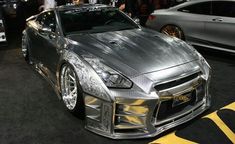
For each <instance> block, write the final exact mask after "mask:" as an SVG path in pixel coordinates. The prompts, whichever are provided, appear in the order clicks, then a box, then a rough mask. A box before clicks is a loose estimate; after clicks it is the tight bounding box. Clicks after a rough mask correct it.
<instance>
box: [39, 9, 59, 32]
mask: <svg viewBox="0 0 235 144" xmlns="http://www.w3.org/2000/svg"><path fill="white" fill-rule="evenodd" d="M36 21H37V22H38V24H40V25H41V26H42V27H48V28H51V30H52V31H53V32H55V30H56V18H55V13H54V12H52V11H48V12H44V13H42V14H41V15H39V16H38V18H37V20H36Z"/></svg>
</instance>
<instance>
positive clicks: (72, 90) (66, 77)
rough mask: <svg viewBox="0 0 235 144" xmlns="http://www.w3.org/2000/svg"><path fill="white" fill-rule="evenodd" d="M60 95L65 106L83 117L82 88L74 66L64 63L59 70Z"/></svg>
mask: <svg viewBox="0 0 235 144" xmlns="http://www.w3.org/2000/svg"><path fill="white" fill-rule="evenodd" d="M60 88H61V97H62V100H63V102H64V104H65V106H66V108H67V109H68V110H69V111H70V112H71V113H73V114H75V115H77V116H79V117H81V118H83V117H84V113H85V112H84V100H83V92H82V88H81V86H80V84H79V82H78V77H77V75H76V73H75V70H74V68H73V67H72V66H71V65H70V64H64V65H63V66H62V68H61V72H60Z"/></svg>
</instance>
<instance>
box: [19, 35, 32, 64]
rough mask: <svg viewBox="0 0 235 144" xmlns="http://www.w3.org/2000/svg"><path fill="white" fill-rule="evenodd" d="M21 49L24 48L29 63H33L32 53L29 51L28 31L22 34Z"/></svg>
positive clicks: (23, 51)
mask: <svg viewBox="0 0 235 144" xmlns="http://www.w3.org/2000/svg"><path fill="white" fill-rule="evenodd" d="M21 50H22V54H23V57H24V59H25V61H26V62H27V63H28V64H33V62H32V59H31V56H30V53H29V42H28V36H27V33H26V31H23V34H22V44H21Z"/></svg>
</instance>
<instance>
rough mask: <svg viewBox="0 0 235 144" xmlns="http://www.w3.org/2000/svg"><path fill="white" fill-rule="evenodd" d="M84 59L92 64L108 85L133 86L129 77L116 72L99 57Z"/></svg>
mask: <svg viewBox="0 0 235 144" xmlns="http://www.w3.org/2000/svg"><path fill="white" fill-rule="evenodd" d="M84 59H85V60H86V61H87V62H88V63H89V64H90V65H91V66H92V68H93V69H94V70H95V71H96V73H97V74H98V75H99V76H100V78H101V79H102V80H103V82H104V83H105V85H106V86H107V87H109V88H131V87H132V82H131V81H130V80H129V79H128V78H126V77H125V76H123V75H121V74H120V73H118V72H116V71H115V70H113V69H111V68H110V67H108V66H106V65H104V64H102V63H101V62H100V60H99V59H96V58H84Z"/></svg>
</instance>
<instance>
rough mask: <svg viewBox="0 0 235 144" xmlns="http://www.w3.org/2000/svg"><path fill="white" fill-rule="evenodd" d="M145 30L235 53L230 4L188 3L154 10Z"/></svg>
mask: <svg viewBox="0 0 235 144" xmlns="http://www.w3.org/2000/svg"><path fill="white" fill-rule="evenodd" d="M147 26H148V27H149V28H152V29H155V30H157V31H160V32H162V33H165V34H168V35H171V36H176V37H178V38H181V39H183V40H186V41H187V42H188V43H190V44H193V45H197V46H203V47H206V48H212V49H217V50H223V51H227V52H233V53H234V52H235V41H234V37H235V29H234V26H235V1H234V0H195V1H193V0H192V1H189V2H185V3H183V4H181V5H178V6H175V7H172V8H170V9H165V10H157V11H155V12H154V13H152V14H151V16H150V19H149V20H148V22H147Z"/></svg>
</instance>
